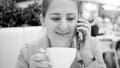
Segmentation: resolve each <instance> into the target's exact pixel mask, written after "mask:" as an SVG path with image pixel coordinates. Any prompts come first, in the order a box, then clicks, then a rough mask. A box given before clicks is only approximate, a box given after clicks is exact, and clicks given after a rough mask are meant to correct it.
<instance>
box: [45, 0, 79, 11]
mask: <svg viewBox="0 0 120 68" xmlns="http://www.w3.org/2000/svg"><path fill="white" fill-rule="evenodd" d="M47 12H48V13H54V12H61V13H77V12H78V10H77V3H76V2H75V1H74V0H52V2H51V3H50V5H49V8H48V11H47Z"/></svg>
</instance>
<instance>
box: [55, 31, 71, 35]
mask: <svg viewBox="0 0 120 68" xmlns="http://www.w3.org/2000/svg"><path fill="white" fill-rule="evenodd" d="M55 33H56V34H58V35H60V36H67V35H69V32H66V33H61V32H56V31H55Z"/></svg>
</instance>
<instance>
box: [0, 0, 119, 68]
mask: <svg viewBox="0 0 120 68" xmlns="http://www.w3.org/2000/svg"><path fill="white" fill-rule="evenodd" d="M78 1H79V4H80V6H81V7H80V12H81V14H82V15H81V17H82V18H83V19H85V20H87V21H89V23H90V24H91V29H92V31H91V36H93V37H96V38H98V39H99V42H100V43H99V44H100V46H99V48H100V49H101V51H102V53H103V58H104V61H105V63H106V65H107V68H120V0H78ZM41 2H42V0H0V68H14V66H15V63H16V60H17V56H18V54H19V52H20V49H21V47H22V46H23V45H24V44H25V43H27V42H31V41H33V40H36V39H38V38H40V37H42V36H43V31H42V27H41V23H40V16H39V15H40V14H41ZM96 46H97V45H96Z"/></svg>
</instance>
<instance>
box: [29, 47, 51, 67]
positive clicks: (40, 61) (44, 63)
mask: <svg viewBox="0 0 120 68" xmlns="http://www.w3.org/2000/svg"><path fill="white" fill-rule="evenodd" d="M39 52H40V53H37V54H35V55H33V56H32V57H31V59H30V68H51V65H50V63H49V58H48V56H47V53H46V51H45V50H44V49H40V50H39Z"/></svg>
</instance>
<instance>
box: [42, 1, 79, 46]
mask: <svg viewBox="0 0 120 68" xmlns="http://www.w3.org/2000/svg"><path fill="white" fill-rule="evenodd" d="M77 20H78V10H77V4H76V3H75V1H72V0H52V2H51V3H50V5H49V8H48V10H47V13H46V16H45V18H44V21H43V23H44V25H45V27H46V30H47V35H48V37H49V38H50V40H51V41H54V42H55V41H56V42H58V43H59V42H60V41H63V43H64V41H65V42H66V43H69V42H70V41H72V39H73V37H74V34H75V27H76V23H77ZM61 43H62V42H61ZM55 46H57V45H55ZM63 46H67V45H63Z"/></svg>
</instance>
